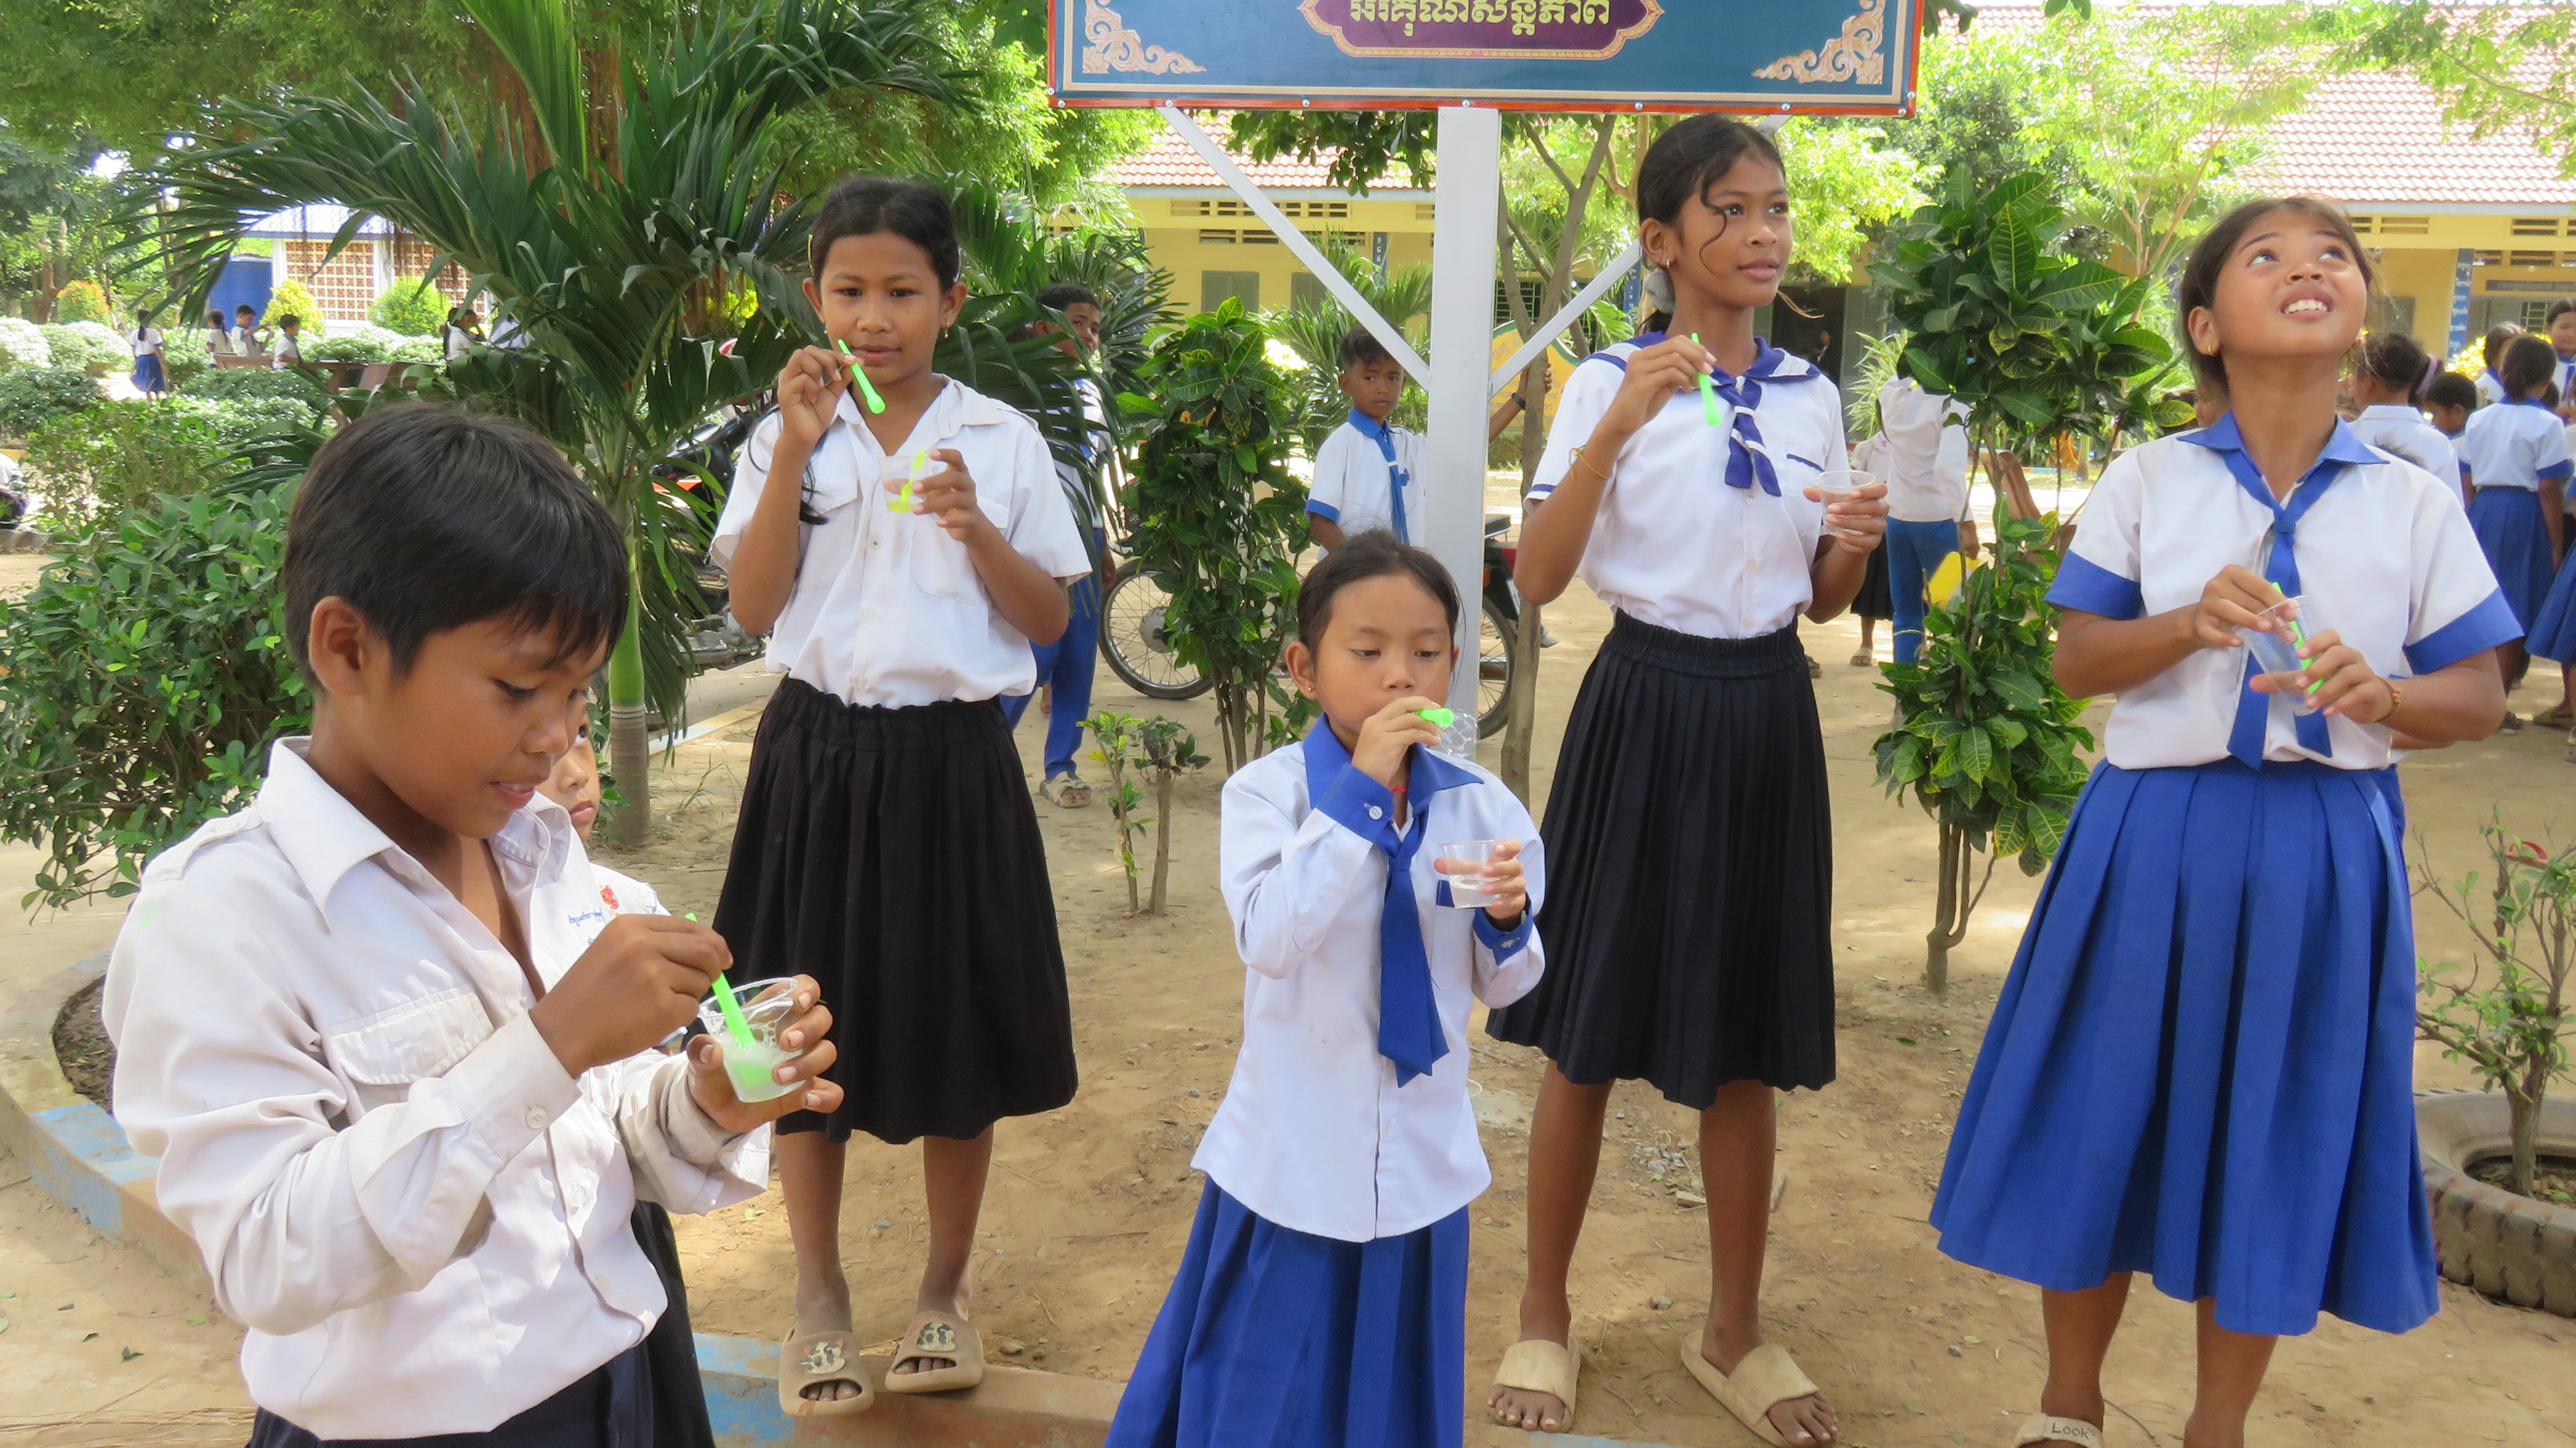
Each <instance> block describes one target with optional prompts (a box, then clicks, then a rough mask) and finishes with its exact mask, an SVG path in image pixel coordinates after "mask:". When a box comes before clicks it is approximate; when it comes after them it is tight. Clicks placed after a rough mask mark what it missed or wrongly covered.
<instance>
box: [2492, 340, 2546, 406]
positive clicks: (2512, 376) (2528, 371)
mask: <svg viewBox="0 0 2576 1448" xmlns="http://www.w3.org/2000/svg"><path fill="white" fill-rule="evenodd" d="M2557 371H2558V349H2557V348H2555V347H2552V346H2550V345H2549V339H2548V338H2547V337H2535V336H2533V335H2532V334H2530V333H2529V332H2525V333H2523V334H2522V335H2521V336H2519V337H2516V338H2514V339H2513V344H2512V345H2511V346H2509V347H2507V348H2505V349H2504V362H2503V363H2502V364H2501V365H2499V366H2498V367H2497V368H2496V380H2497V381H2498V382H2501V383H2503V384H2504V395H2505V399H2506V400H2507V401H2514V400H2517V399H2520V398H2523V397H2528V396H2530V395H2531V390H2532V389H2533V388H2535V387H2538V386H2539V385H2540V384H2542V383H2544V382H2547V381H2548V380H2549V379H2550V378H2551V377H2552V376H2553V375H2555V374H2556V373H2557Z"/></svg>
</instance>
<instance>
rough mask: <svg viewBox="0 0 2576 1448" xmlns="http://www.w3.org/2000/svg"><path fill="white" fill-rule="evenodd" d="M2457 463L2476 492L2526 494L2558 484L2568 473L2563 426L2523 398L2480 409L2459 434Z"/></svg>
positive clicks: (2551, 414) (2541, 408)
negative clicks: (2514, 490) (2502, 490)
mask: <svg viewBox="0 0 2576 1448" xmlns="http://www.w3.org/2000/svg"><path fill="white" fill-rule="evenodd" d="M2460 462H2461V463H2462V465H2464V466H2465V467H2467V469H2468V473H2469V481H2470V482H2473V483H2475V484H2477V485H2478V486H2479V487H2481V488H2521V489H2523V490H2525V491H2526V492H2528V491H2532V490H2536V489H2538V488H2539V486H2540V484H2541V480H2542V479H2544V478H2556V479H2558V480H2560V481H2562V482H2563V481H2565V480H2566V477H2567V475H2568V472H2569V462H2568V457H2567V425H2566V424H2565V423H2563V422H2561V421H2559V420H2558V414H2557V413H2554V412H2552V411H2550V410H2549V409H2548V408H2546V407H2543V406H2541V405H2540V404H2539V403H2538V402H2535V401H2533V400H2532V399H2530V398H2528V397H2525V398H2520V399H2517V400H2515V401H2512V402H2503V403H2498V404H2497V405H2495V406H2493V407H2481V408H2479V409H2478V410H2477V411H2475V412H2472V413H2470V414H2469V425H2468V427H2467V428H2466V429H2464V430H2462V432H2461V433H2460Z"/></svg>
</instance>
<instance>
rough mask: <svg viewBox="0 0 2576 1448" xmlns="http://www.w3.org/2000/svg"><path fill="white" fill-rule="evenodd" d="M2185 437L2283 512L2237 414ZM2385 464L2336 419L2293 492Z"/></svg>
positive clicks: (2261, 499) (2264, 501)
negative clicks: (2347, 470)
mask: <svg viewBox="0 0 2576 1448" xmlns="http://www.w3.org/2000/svg"><path fill="white" fill-rule="evenodd" d="M2182 438H2183V441H2185V442H2187V443H2191V444H2192V445H2194V446H2196V447H2205V448H2207V449H2209V450H2210V451H2211V452H2214V453H2217V454H2218V455H2219V456H2220V457H2222V458H2224V459H2226V460H2227V463H2228V472H2229V473H2231V474H2233V475H2234V476H2235V478H2236V481H2237V482H2238V483H2240V484H2242V485H2243V486H2244V488H2245V491H2246V492H2247V493H2249V494H2251V495H2253V497H2254V499H2255V501H2256V502H2259V503H2261V504H2262V505H2263V506H2264V507H2266V508H2268V509H2270V510H2271V511H2273V512H2275V513H2278V512H2280V511H2281V507H2282V505H2281V502H2280V500H2279V499H2276V498H2274V497H2273V496H2272V489H2271V486H2270V485H2269V484H2267V483H2266V482H2264V481H2263V475H2262V473H2261V471H2260V470H2259V469H2257V468H2256V467H2255V466H2254V459H2253V457H2252V456H2251V455H2250V454H2248V453H2247V452H2246V451H2245V435H2244V434H2243V433H2242V432H2239V431H2238V430H2237V427H2236V414H2235V413H2234V412H2233V411H2231V412H2229V413H2228V414H2227V415H2226V416H2224V417H2221V418H2220V419H2218V421H2216V422H2214V423H2212V424H2210V425H2209V426H2207V427H2204V428H2202V429H2201V430H2200V431H2198V432H2188V433H2184V434H2183V435H2182ZM2382 461H2384V459H2382V458H2381V457H2380V455H2379V454H2378V452H2377V451H2375V450H2373V449H2372V447H2371V446H2370V444H2368V443H2366V442H2363V441H2362V440H2361V439H2360V438H2358V437H2355V436H2354V435H2353V431H2352V428H2351V427H2350V426H2349V425H2348V424H2346V423H2345V422H2344V420H2343V419H2342V418H2340V417H2338V418H2336V419H2335V425H2334V431H2333V432H2332V433H2331V434H2329V435H2328V436H2327V438H2326V445H2325V450H2324V451H2323V452H2320V453H2318V454H2317V460H2316V462H2315V463H2314V464H2312V465H2311V466H2310V467H2309V468H2308V470H2307V472H2305V473H2303V474H2301V475H2300V477H2299V481H2298V482H2297V483H2296V484H2294V485H2293V487H2292V491H2293V492H2296V491H2297V490H2298V489H2299V488H2304V487H2306V486H2308V485H2309V484H2310V483H2321V482H2323V481H2324V480H2326V479H2329V478H2332V477H2333V476H2334V475H2335V474H2336V473H2338V472H2340V471H2342V469H2343V467H2344V466H2345V465H2346V464H2351V465H2355V466H2359V467H2369V466H2371V465H2373V464H2376V463H2379V462H2382Z"/></svg>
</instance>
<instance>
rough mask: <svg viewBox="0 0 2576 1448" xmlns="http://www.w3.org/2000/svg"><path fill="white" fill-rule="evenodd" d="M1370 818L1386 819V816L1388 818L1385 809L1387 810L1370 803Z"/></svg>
mask: <svg viewBox="0 0 2576 1448" xmlns="http://www.w3.org/2000/svg"><path fill="white" fill-rule="evenodd" d="M1369 818H1370V819H1373V820H1382V819H1385V818H1386V811H1385V810H1382V809H1379V808H1378V807H1377V806H1376V805H1370V806H1369Z"/></svg>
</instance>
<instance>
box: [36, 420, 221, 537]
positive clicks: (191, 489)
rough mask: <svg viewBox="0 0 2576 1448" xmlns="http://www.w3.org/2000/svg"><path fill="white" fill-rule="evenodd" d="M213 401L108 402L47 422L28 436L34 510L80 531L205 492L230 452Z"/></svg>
mask: <svg viewBox="0 0 2576 1448" xmlns="http://www.w3.org/2000/svg"><path fill="white" fill-rule="evenodd" d="M209 408H210V405H209V404H207V403H205V402H203V401H188V400H181V399H167V400H159V401H137V402H107V403H103V404H102V405H100V406H98V407H93V408H90V409H88V410H86V411H83V412H78V413H74V414H73V415H71V416H69V417H61V418H56V419H55V420H54V421H52V422H49V423H46V424H45V425H44V426H43V427H40V428H38V429H37V430H36V432H35V435H34V436H32V437H30V438H29V439H28V440H27V456H26V459H25V462H26V468H27V478H28V482H29V484H30V486H31V490H32V491H33V492H34V493H35V495H36V497H35V499H34V500H33V504H32V507H31V508H30V511H31V512H32V513H33V514H34V515H35V516H36V517H37V518H38V519H39V520H40V522H41V524H42V526H43V527H44V528H45V529H46V530H47V531H49V532H54V533H67V534H71V535H73V536H75V537H80V536H86V535H87V534H89V533H90V532H91V531H93V530H94V529H96V528H98V527H100V526H101V525H103V524H112V523H113V521H114V520H115V518H116V517H117V516H118V515H120V514H122V513H124V512H126V511H128V510H130V509H133V508H136V507H142V506H148V505H150V504H151V503H152V502H153V501H154V500H155V499H156V498H158V497H160V496H163V495H169V496H185V495H188V494H192V493H197V492H201V491H203V490H204V489H205V487H206V486H207V484H209V483H210V482H212V481H214V479H215V477H216V476H217V474H218V472H219V470H220V467H221V464H222V462H223V459H224V455H225V454H226V453H228V452H230V451H231V448H230V447H228V446H227V445H226V442H225V432H224V429H223V428H222V427H220V426H218V425H217V423H216V420H215V418H214V417H213V416H212V415H210V411H209Z"/></svg>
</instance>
